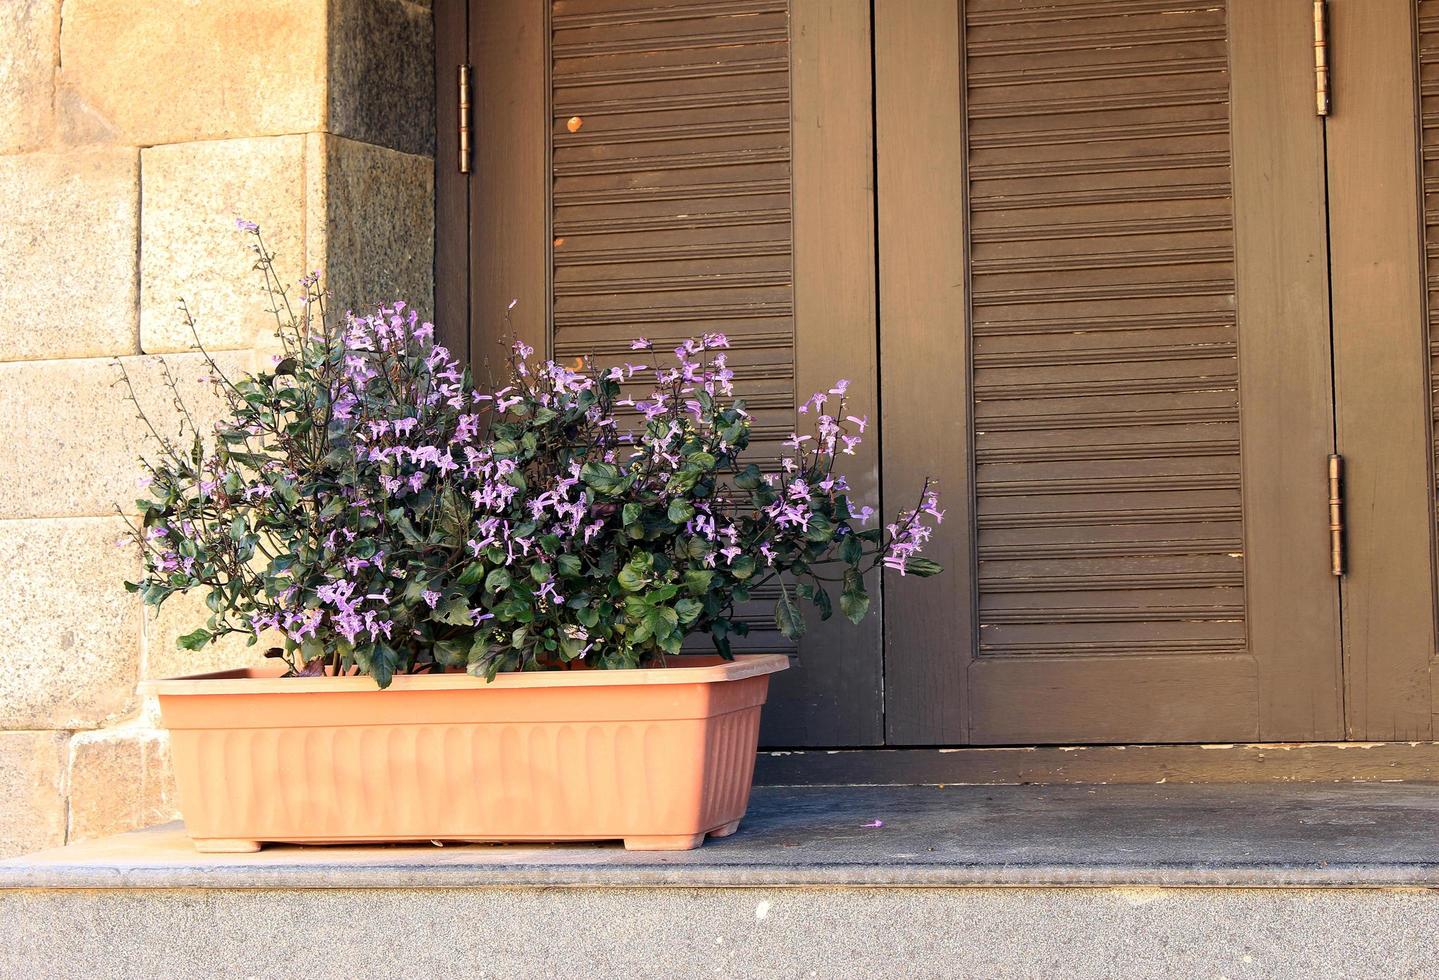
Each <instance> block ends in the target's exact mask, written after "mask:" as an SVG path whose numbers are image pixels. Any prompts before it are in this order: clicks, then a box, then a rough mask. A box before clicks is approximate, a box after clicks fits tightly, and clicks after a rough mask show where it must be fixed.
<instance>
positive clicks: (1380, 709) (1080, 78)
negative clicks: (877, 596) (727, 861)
mask: <svg viewBox="0 0 1439 980" xmlns="http://www.w3.org/2000/svg"><path fill="white" fill-rule="evenodd" d="M1330 7H1331V13H1330V19H1331V24H1332V35H1333V37H1332V40H1333V46H1332V48H1331V50H1332V52H1333V53H1334V59H1333V60H1334V65H1335V69H1334V71H1335V78H1334V86H1333V88H1334V91H1335V101H1334V110H1333V112H1332V114H1331V115H1330V116H1329V117H1328V119H1327V120H1324V119H1320V118H1319V117H1318V116H1317V115H1316V114H1315V112H1314V108H1313V106H1314V101H1313V100H1314V88H1313V86H1314V79H1313V71H1312V65H1313V60H1312V48H1311V38H1312V21H1311V18H1312V11H1313V7H1312V2H1311V0H1229V2H1228V3H1225V2H1223V0H1205V2H1202V3H1199V2H1186V0H873V2H872V3H871V2H869V0H726V2H724V3H714V2H712V0H662V2H655V0H552V2H533V0H437V2H436V4H435V16H436V28H437V78H438V93H439V105H440V111H441V113H442V115H441V120H442V125H441V127H440V134H441V138H440V146H439V153H438V161H437V188H438V207H439V210H438V229H437V242H438V247H437V306H438V308H439V309H438V317H439V325H440V327H441V329H442V330H443V331H444V332H445V334H446V337H447V339H448V340H449V342H450V343H451V345H452V346H453V347H455V348H456V349H463V350H467V351H468V353H469V356H470V361H471V363H472V365H473V366H474V367H475V370H476V372H477V373H478V374H479V375H481V376H484V375H485V374H486V373H487V371H488V366H487V365H488V362H490V361H493V360H494V359H495V353H496V351H497V347H496V343H497V341H498V340H499V338H500V337H501V335H502V334H504V333H505V332H506V331H507V330H513V331H514V332H516V333H518V334H519V335H520V336H522V337H524V338H526V339H527V340H528V341H529V342H530V343H532V344H533V345H534V346H536V347H538V348H540V349H542V350H547V351H548V352H549V353H550V354H551V355H552V356H555V357H560V358H567V359H568V358H573V357H578V356H582V355H592V356H594V357H596V358H598V359H599V360H601V361H604V360H606V359H610V358H616V357H621V356H623V352H624V349H625V347H626V346H627V341H628V339H629V338H630V337H632V336H635V335H638V334H643V335H646V336H648V337H650V338H652V339H654V340H656V341H662V340H668V339H672V338H678V337H682V336H688V335H690V334H693V333H695V332H699V331H707V330H723V331H724V332H726V333H728V334H729V335H730V336H731V338H732V339H733V340H734V342H735V357H734V360H735V363H736V364H737V366H738V368H739V371H740V382H741V385H742V387H743V389H744V391H745V394H746V396H747V398H748V399H749V401H750V404H751V405H752V406H755V407H757V408H758V409H759V410H760V411H759V413H758V417H757V429H758V432H759V435H760V440H759V442H760V452H761V454H762V455H763V454H768V455H769V456H774V455H775V454H776V453H775V444H776V443H777V441H778V440H779V439H781V438H783V436H784V435H785V434H787V433H788V432H789V430H790V428H791V427H792V426H793V425H794V421H795V415H794V412H793V405H794V402H795V400H796V398H797V397H798V398H803V397H805V395H807V394H808V393H809V392H810V391H813V390H816V389H818V388H820V387H824V386H827V385H828V384H829V383H830V381H832V380H833V379H834V378H835V377H840V376H843V377H848V378H850V379H851V380H852V381H854V382H855V385H854V388H853V389H852V390H863V391H866V392H868V393H869V394H870V395H871V396H872V397H873V399H874V402H873V404H872V405H871V406H870V407H871V408H872V409H874V408H882V410H880V411H876V414H878V415H880V416H881V417H882V425H881V439H882V447H883V449H882V453H883V455H882V462H883V474H884V482H883V487H882V488H881V487H879V473H880V467H879V463H880V462H881V459H880V457H879V456H878V455H871V456H869V457H865V458H863V459H861V460H858V461H857V463H856V465H855V466H854V467H853V469H852V472H851V477H852V478H853V479H854V481H855V482H856V483H858V484H859V485H860V486H861V487H862V488H864V489H865V490H870V491H874V492H878V491H879V490H881V489H882V491H883V503H884V506H885V508H886V510H893V509H895V508H897V507H899V506H903V505H904V504H906V503H907V500H908V495H909V494H910V493H911V492H912V491H913V490H914V489H915V488H916V487H917V486H918V485H919V483H920V481H921V480H922V479H923V477H924V476H926V475H934V476H937V477H939V478H940V479H941V481H942V487H941V489H942V492H943V495H944V497H945V500H946V501H947V506H948V507H949V517H948V519H947V520H946V522H945V524H944V525H943V529H942V534H941V535H940V537H939V539H938V540H937V541H936V550H937V552H938V554H937V556H936V557H938V558H939V559H940V560H941V561H943V562H944V564H945V565H946V567H947V569H948V570H947V572H946V574H945V575H944V576H942V577H940V578H938V579H931V580H922V581H920V580H915V581H905V582H898V581H893V580H891V581H888V582H886V583H884V589H883V595H882V601H879V602H876V604H875V605H876V608H877V610H878V613H879V615H877V616H876V617H875V618H874V619H873V620H872V621H871V622H870V623H869V624H867V626H866V627H865V628H864V629H861V630H850V629H847V628H846V627H843V626H839V625H837V624H830V625H829V626H827V627H818V628H812V630H811V633H810V635H809V636H808V637H807V638H806V641H805V643H804V645H803V646H802V647H801V648H800V649H799V650H797V651H792V652H793V653H794V654H795V669H794V670H791V671H789V672H787V673H786V674H784V675H782V676H781V679H780V681H779V683H778V685H777V689H776V691H775V693H774V695H773V697H772V703H771V708H770V709H769V710H768V711H767V712H766V716H765V719H766V720H765V724H766V730H765V733H764V737H765V741H766V743H767V744H769V745H774V746H805V745H810V746H835V747H842V746H863V745H876V744H882V743H884V744H891V745H963V744H1038V743H1082V742H1088V743H1106V742H1113V743H1129V742H1208V741H1236V740H1245V741H1250V740H1263V741H1288V740H1307V739H1325V740H1327V739H1338V738H1351V739H1423V738H1430V737H1432V735H1433V732H1434V730H1435V711H1436V704H1439V696H1436V691H1435V686H1434V680H1433V678H1434V677H1435V676H1436V675H1439V669H1436V659H1435V650H1436V627H1435V622H1436V601H1435V595H1436V585H1435V582H1436V572H1435V569H1436V567H1439V561H1436V550H1435V549H1436V541H1439V530H1436V515H1439V509H1436V492H1435V490H1436V488H1435V477H1434V472H1435V467H1434V457H1435V454H1436V452H1439V443H1436V441H1435V431H1436V425H1435V417H1434V416H1435V406H1436V405H1439V396H1436V395H1435V392H1436V390H1439V366H1437V365H1439V360H1434V358H1435V357H1436V356H1439V355H1436V354H1435V352H1436V351H1439V334H1435V333H1434V331H1433V330H1432V329H1431V328H1430V326H1429V324H1431V323H1433V322H1435V317H1436V314H1435V313H1434V312H1433V309H1434V308H1435V304H1436V299H1435V297H1436V296H1439V259H1436V258H1434V256H1439V231H1436V229H1439V217H1436V215H1439V204H1436V203H1435V202H1436V201H1439V190H1436V188H1439V135H1436V134H1439V126H1436V125H1435V123H1434V118H1435V115H1436V114H1439V0H1421V2H1419V3H1418V5H1417V12H1416V7H1415V4H1414V3H1413V2H1412V0H1330ZM871 31H872V35H871ZM460 63H469V64H472V65H473V66H474V86H473V87H474V106H475V108H474V116H473V133H474V142H475V157H474V160H473V166H472V174H471V175H470V176H468V177H466V176H462V175H460V174H459V173H458V171H457V169H456V168H455V166H454V160H455V155H456V152H457V149H458V148H457V143H456V140H455V138H454V134H453V128H452V127H449V126H446V125H443V121H444V119H446V118H447V117H449V118H452V117H453V115H454V113H455V112H456V110H457V105H456V99H455V87H454V75H453V71H454V66H455V65H457V64H460ZM872 69H873V73H872ZM1426 110H1427V114H1426ZM1331 290H1332V306H1331ZM512 299H517V300H518V305H517V306H516V308H515V311H514V312H513V314H512V315H511V319H510V321H509V323H508V324H507V323H506V321H505V319H504V310H505V307H506V306H507V305H508V304H509V302H510V300H512ZM1336 448H1337V450H1338V451H1339V452H1341V453H1343V455H1344V457H1345V459H1346V472H1347V496H1348V513H1347V519H1348V525H1349V529H1348V539H1347V544H1348V568H1347V574H1346V575H1345V576H1344V577H1343V578H1342V579H1336V578H1335V577H1334V576H1332V575H1331V574H1330V570H1329V565H1330V562H1329V558H1330V556H1329V536H1328V513H1327V500H1326V496H1327V494H1326V489H1327V488H1326V480H1325V476H1326V457H1327V456H1328V455H1329V454H1330V453H1332V452H1335V451H1336ZM768 606H769V603H768V602H765V601H761V602H760V603H757V604H756V606H755V607H754V608H753V609H752V610H750V614H751V616H752V621H753V625H754V627H755V634H754V636H753V638H752V642H751V645H752V646H754V647H756V648H766V649H777V648H784V646H785V645H784V644H783V642H782V641H781V640H780V638H779V637H778V636H777V634H775V633H774V632H773V631H772V630H770V629H769V628H768V626H769V609H768ZM1341 610H1342V616H1341ZM1341 624H1342V628H1341ZM816 625H817V624H816ZM881 630H882V633H881Z"/></svg>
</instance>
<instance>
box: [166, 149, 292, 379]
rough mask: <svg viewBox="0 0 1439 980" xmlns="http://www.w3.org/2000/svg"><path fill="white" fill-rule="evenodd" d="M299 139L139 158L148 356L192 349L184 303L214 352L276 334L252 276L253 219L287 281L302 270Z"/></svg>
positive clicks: (255, 275) (170, 151) (174, 151)
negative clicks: (240, 222) (240, 224)
mask: <svg viewBox="0 0 1439 980" xmlns="http://www.w3.org/2000/svg"><path fill="white" fill-rule="evenodd" d="M305 144H306V138H305V137H304V136H276V137H267V138H260V139H235V140H219V141H215V142H208V143H186V144H182V145H176V146H156V147H151V148H149V149H147V150H145V151H144V153H143V154H142V155H141V168H142V173H143V178H142V179H143V184H144V200H145V207H144V213H143V217H142V219H141V230H140V236H141V252H140V255H141V259H140V337H141V348H142V349H143V350H144V351H145V352H146V353H161V352H164V351H183V350H189V349H190V348H191V347H192V346H193V344H194V339H193V337H192V336H191V334H190V331H189V330H188V328H186V326H185V324H184V322H183V321H182V320H181V318H180V314H179V313H178V311H177V309H176V306H177V303H178V301H179V299H181V298H184V300H185V301H186V303H187V304H188V305H189V307H190V311H191V313H192V314H193V315H194V316H195V319H196V320H197V321H198V328H199V334H200V339H201V341H202V342H203V343H204V344H205V346H206V347H208V348H210V349H211V350H220V349H225V348H231V349H234V348H247V347H253V346H255V345H256V344H257V342H258V343H264V342H265V341H266V339H267V338H268V337H269V335H270V334H272V333H273V332H274V329H275V320H274V317H273V316H272V315H271V314H269V313H267V312H266V309H267V307H268V299H267V297H266V296H265V295H264V293H263V292H262V290H261V285H262V280H261V278H260V276H259V274H258V273H257V272H255V271H254V270H253V266H254V255H253V253H252V252H250V251H249V245H250V244H251V243H252V242H253V238H252V237H251V236H249V235H246V234H244V233H242V232H240V231H238V230H237V229H236V227H235V219H236V218H244V219H246V220H249V221H254V222H257V223H258V224H259V225H260V230H261V232H262V233H263V235H264V238H265V244H266V246H267V247H268V248H269V249H270V251H272V252H274V253H275V254H276V267H277V269H278V270H279V272H280V275H281V277H282V279H283V281H284V282H285V284H286V285H288V286H290V287H291V288H292V289H293V283H294V282H295V280H297V279H299V278H300V276H302V275H303V274H304V273H305V272H306V271H307V270H306V269H305V220H306V193H305V189H306V181H305V168H306V161H305Z"/></svg>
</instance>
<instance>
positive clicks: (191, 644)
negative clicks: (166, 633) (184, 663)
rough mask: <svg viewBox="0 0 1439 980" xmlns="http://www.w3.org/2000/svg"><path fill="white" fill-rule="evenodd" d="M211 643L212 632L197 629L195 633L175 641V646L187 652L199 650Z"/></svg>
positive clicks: (187, 634)
mask: <svg viewBox="0 0 1439 980" xmlns="http://www.w3.org/2000/svg"><path fill="white" fill-rule="evenodd" d="M209 642H210V631H209V630H207V629H197V630H195V632H193V633H186V634H185V635H184V636H182V637H180V638H179V639H177V640H176V641H175V645H176V646H178V647H181V648H183V649H185V650H198V649H200V648H201V647H203V646H204V645H205V644H206V643H209Z"/></svg>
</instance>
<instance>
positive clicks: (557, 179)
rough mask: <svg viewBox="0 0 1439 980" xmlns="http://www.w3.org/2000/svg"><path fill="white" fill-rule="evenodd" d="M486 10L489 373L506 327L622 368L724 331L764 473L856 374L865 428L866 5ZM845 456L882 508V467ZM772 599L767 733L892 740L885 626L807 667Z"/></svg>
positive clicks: (869, 296)
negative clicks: (639, 353) (777, 621)
mask: <svg viewBox="0 0 1439 980" xmlns="http://www.w3.org/2000/svg"><path fill="white" fill-rule="evenodd" d="M470 17H471V25H472V35H471V41H470V44H471V51H472V52H477V54H476V59H477V62H476V76H477V80H476V95H475V102H476V106H477V116H476V124H475V130H476V149H477V157H478V159H477V163H476V173H477V185H476V188H475V190H474V191H473V193H474V194H475V197H476V199H477V203H476V205H475V206H474V207H473V208H472V209H471V214H472V220H473V222H474V224H473V227H472V230H471V234H472V239H471V240H472V242H473V243H474V245H473V254H472V263H473V264H472V276H473V281H474V283H475V287H474V305H473V307H472V310H471V313H470V318H471V323H472V327H471V331H470V333H471V336H472V337H473V338H474V340H473V344H472V357H471V361H472V365H473V366H474V369H475V371H476V374H477V376H479V377H484V376H486V374H487V373H488V370H487V367H486V362H487V361H489V362H491V363H497V362H498V360H499V358H500V355H501V348H500V346H499V343H500V341H501V340H502V338H503V337H504V336H505V335H507V334H511V333H513V334H517V335H518V336H520V337H522V338H524V339H525V340H526V341H527V342H528V343H530V344H531V345H532V346H534V347H535V348H536V349H538V350H542V351H543V350H547V351H549V352H550V354H551V356H553V357H554V358H556V359H557V360H560V361H564V362H570V361H573V360H575V359H577V358H582V357H589V358H592V359H593V361H594V362H595V363H596V364H598V365H601V366H609V365H612V364H618V363H621V362H623V361H625V360H627V359H631V358H632V355H631V352H630V342H631V341H632V340H633V339H634V338H636V337H639V336H643V337H647V338H649V339H650V340H651V341H653V342H654V345H655V347H656V349H658V350H660V351H661V352H664V351H667V350H668V349H670V348H673V347H674V346H675V345H676V344H677V343H678V342H679V341H680V340H682V339H684V338H687V337H691V336H697V335H699V334H701V333H707V332H713V331H718V332H723V333H725V334H726V335H727V336H728V337H729V340H730V345H731V349H730V354H729V357H730V364H731V366H732V367H733V368H734V370H735V375H736V377H735V382H736V387H737V389H738V394H739V395H741V396H742V397H744V399H745V400H746V404H747V405H748V407H749V408H750V409H751V411H752V412H753V415H754V429H753V434H754V442H753V444H752V450H751V452H752V455H751V458H752V459H753V460H754V461H756V462H758V463H759V464H760V465H761V466H762V467H765V468H776V467H778V465H779V460H780V457H781V455H782V452H781V450H782V446H781V443H782V441H783V440H785V439H787V438H788V437H789V435H790V433H791V432H792V431H793V430H794V428H795V426H796V421H797V418H798V416H797V414H796V412H795V404H796V401H797V400H801V399H805V398H808V397H809V395H810V394H811V393H812V392H814V391H817V390H825V389H827V388H829V387H831V386H832V385H833V384H834V382H835V381H836V380H837V379H839V378H848V379H850V380H851V381H852V382H853V384H854V388H853V390H854V391H855V392H856V393H857V394H858V400H857V401H855V402H854V403H853V404H854V408H855V411H856V413H857V414H866V413H869V412H873V411H874V406H875V405H876V404H877V399H878V392H877V376H876V343H877V341H876V329H875V321H874V317H875V299H874V289H875V286H874V262H875V260H874V230H873V212H874V207H873V188H872V181H871V174H872V168H871V154H872V147H873V139H872V134H871V113H870V101H871V87H870V71H869V62H870V42H869V8H868V4H867V3H866V2H864V0H842V2H830V0H791V2H788V3H787V2H786V0H740V2H735V3H725V4H719V5H716V4H713V3H709V2H705V0H679V2H666V3H663V4H655V3H653V2H652V0H553V2H552V3H550V4H538V3H535V2H533V0H492V2H490V0H487V2H474V3H472V4H471V6H470ZM512 299H515V300H518V302H517V304H516V306H515V308H514V310H513V311H512V312H511V313H510V314H509V316H508V319H506V316H505V311H506V307H507V306H508V304H509V303H510V301H511V300H512ZM662 356H665V355H663V354H662ZM643 392H644V389H643V388H642V386H637V391H636V393H637V394H643ZM848 462H850V463H851V465H850V466H849V467H848V468H847V475H848V476H849V479H850V481H851V483H852V484H853V485H854V486H855V487H856V490H857V491H858V492H859V493H860V494H861V495H865V496H867V497H869V498H870V499H874V498H876V497H877V496H878V475H877V468H878V457H877V453H875V452H873V451H870V452H869V453H868V454H866V455H860V456H858V457H857V458H856V459H854V460H852V461H848ZM874 585H875V586H876V587H877V586H878V582H876V583H874ZM777 595H778V593H777V591H776V590H774V589H772V588H768V587H766V588H762V589H758V590H756V597H755V601H753V602H751V603H749V604H747V605H746V606H745V607H744V608H742V609H741V610H740V611H739V612H740V618H741V619H743V620H744V621H746V622H748V623H749V625H750V627H751V630H752V632H751V634H750V636H749V637H748V638H747V639H746V640H743V641H741V642H740V643H737V644H736V646H738V647H740V648H741V649H765V650H775V649H782V650H791V651H792V652H793V653H794V654H795V658H794V660H793V663H792V669H791V670H789V671H786V672H785V673H784V674H782V675H779V677H778V678H777V679H776V681H775V682H774V685H773V691H772V693H771V705H772V708H771V710H768V711H766V713H765V720H764V724H765V730H764V733H763V737H764V740H765V741H766V742H767V743H768V744H772V745H863V744H876V743H878V742H879V741H880V740H881V739H882V737H883V732H882V727H881V721H880V719H881V701H880V698H881V693H880V691H881V684H880V671H881V656H882V654H881V647H880V617H879V616H878V615H876V616H875V617H874V619H872V620H871V621H870V622H868V623H866V624H865V625H864V626H863V627H861V628H859V629H853V628H850V629H841V628H840V627H839V624H838V623H837V622H831V623H825V624H819V623H814V624H812V628H811V631H810V633H809V634H808V635H807V636H806V638H805V640H804V642H803V643H802V644H801V645H800V647H799V649H798V650H797V651H794V650H793V647H792V646H791V645H790V644H788V643H786V642H785V641H784V640H783V638H782V637H780V636H779V634H778V633H777V632H776V631H775V630H774V626H773V614H772V610H773V607H774V602H775V599H776V598H777ZM697 643H698V644H699V645H700V646H702V647H703V648H705V649H709V641H708V639H707V638H699V639H698V640H697ZM811 665H813V669H811Z"/></svg>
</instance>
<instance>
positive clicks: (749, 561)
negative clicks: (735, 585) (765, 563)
mask: <svg viewBox="0 0 1439 980" xmlns="http://www.w3.org/2000/svg"><path fill="white" fill-rule="evenodd" d="M729 573H730V574H731V575H733V576H734V577H735V578H737V579H740V580H744V579H747V578H749V577H750V576H751V575H753V574H754V559H753V558H751V557H750V556H749V555H740V556H739V557H738V558H736V559H735V560H734V561H732V562H730V564H729Z"/></svg>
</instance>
